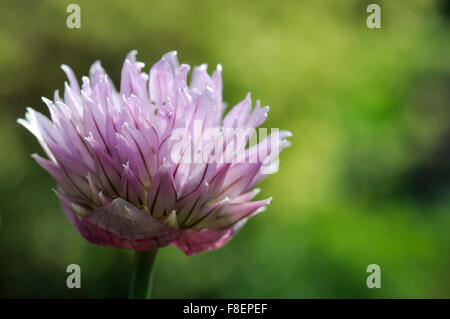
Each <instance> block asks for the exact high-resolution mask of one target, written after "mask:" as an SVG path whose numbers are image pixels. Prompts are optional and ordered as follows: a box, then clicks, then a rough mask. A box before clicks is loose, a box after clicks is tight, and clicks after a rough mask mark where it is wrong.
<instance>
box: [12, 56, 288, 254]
mask: <svg viewBox="0 0 450 319" xmlns="http://www.w3.org/2000/svg"><path fill="white" fill-rule="evenodd" d="M143 67H144V64H143V63H141V62H138V61H136V52H135V51H133V52H131V53H129V54H128V56H127V58H126V60H125V63H124V65H123V69H122V74H121V83H120V90H117V89H116V88H115V87H114V85H113V83H112V81H111V80H110V78H109V77H108V75H107V74H106V72H105V71H104V69H103V68H102V66H101V65H100V63H99V62H96V63H94V64H93V65H92V67H91V69H90V72H89V73H90V74H89V77H83V78H82V83H81V87H80V84H79V83H78V81H77V79H76V77H75V75H74V73H73V71H72V70H71V69H70V68H69V67H68V66H66V65H63V66H62V69H63V70H64V72H65V73H66V75H67V77H68V83H65V88H64V96H63V97H60V95H59V93H58V91H56V92H55V95H54V98H53V101H51V100H49V99H46V98H43V101H44V102H45V104H46V105H47V106H48V109H49V111H50V116H51V119H49V118H47V117H46V116H44V115H42V114H41V113H39V112H36V111H35V110H33V109H31V108H28V111H27V114H26V119H19V120H18V121H19V123H20V124H22V125H23V126H25V127H26V128H27V129H28V130H29V131H31V132H32V133H33V134H34V135H35V136H36V138H37V139H38V141H39V142H40V144H41V146H42V148H43V149H44V151H45V153H46V155H47V157H48V159H45V158H43V157H41V156H39V155H36V154H34V155H33V157H34V158H35V159H36V161H37V162H38V163H39V164H40V165H41V166H42V167H43V168H44V169H46V170H47V171H48V172H49V173H50V174H51V176H52V177H53V178H54V179H55V180H56V182H57V185H58V187H57V189H56V190H55V192H56V194H57V196H58V198H59V200H60V202H61V205H62V207H63V209H64V211H65V213H66V214H67V216H68V218H69V220H70V221H71V222H72V224H73V225H74V226H75V227H76V229H77V230H78V231H79V232H80V233H81V235H82V236H83V237H84V238H85V239H86V240H88V241H89V242H91V243H94V244H99V245H111V246H116V247H121V248H128V249H134V250H147V249H153V248H157V247H163V246H166V245H169V244H173V245H174V246H176V247H178V248H180V249H182V250H183V251H184V252H185V253H186V254H188V255H191V254H194V253H197V252H200V251H203V250H212V249H216V248H218V247H220V246H222V245H224V244H225V243H226V242H227V241H229V240H230V239H231V238H232V237H233V235H234V234H236V232H237V231H238V230H239V229H240V228H241V227H242V226H243V225H244V224H245V222H246V221H247V220H248V218H249V217H251V216H253V215H255V214H256V213H258V212H260V211H262V210H263V209H264V207H265V206H266V205H267V204H268V203H269V202H270V199H264V200H258V201H252V200H253V198H254V197H255V196H256V194H257V193H258V190H257V189H253V188H254V186H255V185H256V184H257V183H258V182H259V181H260V180H261V179H262V178H263V177H264V176H265V175H266V174H267V173H265V171H267V170H268V169H269V170H270V167H269V166H271V165H273V159H274V158H277V156H278V153H279V151H280V150H281V149H282V148H283V147H285V146H287V145H288V141H287V140H286V138H287V137H289V136H290V133H289V132H287V131H280V132H277V135H276V138H275V139H276V143H275V144H276V147H274V146H273V143H267V141H268V140H269V139H270V138H271V139H272V140H273V136H272V137H270V135H269V136H268V137H267V138H266V139H264V141H260V143H259V144H256V145H254V146H248V145H246V143H240V144H239V145H234V144H233V145H232V143H230V139H224V138H223V136H220V134H219V135H214V136H215V137H214V140H213V142H214V143H213V144H214V146H215V147H214V149H213V150H211V148H209V149H208V151H207V152H208V154H213V152H214V151H215V152H216V154H217V149H220V150H222V151H224V150H226V149H232V150H233V154H238V155H240V158H244V159H245V158H250V157H252V158H253V159H256V160H252V161H239V162H232V161H231V162H230V161H187V160H185V159H184V160H183V157H184V154H185V153H188V152H185V150H186V149H187V147H188V146H189V149H190V150H193V151H192V152H194V153H196V152H198V153H201V152H203V153H205V147H204V144H202V143H201V142H202V141H204V140H203V137H200V138H198V137H196V135H198V134H194V131H195V128H197V130H198V127H200V131H201V132H204V131H206V130H207V129H210V128H213V127H214V128H219V129H220V130H221V131H225V129H227V128H234V129H236V130H240V129H244V130H245V129H255V128H256V127H258V126H260V125H261V124H262V123H263V122H264V121H265V119H266V117H267V112H268V107H260V105H259V103H257V104H256V106H255V107H254V108H253V107H252V102H251V99H250V96H249V95H248V96H247V97H246V98H245V99H244V100H243V101H242V102H240V103H238V104H237V105H236V106H234V107H233V108H232V109H231V110H230V111H229V112H228V113H227V114H226V115H225V116H224V103H223V101H222V77H221V67H220V65H219V66H218V67H217V69H216V70H215V71H214V72H213V74H212V75H211V76H210V75H209V74H208V73H207V70H206V66H205V65H202V66H199V67H196V68H194V69H193V72H192V74H191V81H190V85H188V84H187V76H188V72H189V70H190V67H189V66H188V65H186V64H181V65H179V63H178V60H177V56H176V52H169V53H167V54H165V55H164V56H163V57H162V59H161V60H160V61H159V62H157V63H156V64H155V65H154V66H153V67H152V68H151V69H150V72H149V74H147V73H145V72H142V68H143ZM199 121H200V122H199ZM195 123H197V124H196V125H194V124H195ZM198 123H201V125H200V126H199V125H198ZM180 129H181V130H182V132H183V133H182V135H183V140H184V141H189V143H184V144H180V143H179V140H178V139H176V138H174V137H173V133H174V132H180ZM200 136H201V134H200ZM208 138H209V139H211V136H209V137H208ZM231 140H232V139H231ZM245 141H246V142H247V141H248V139H246V140H245ZM209 142H211V141H209ZM209 144H211V143H209ZM242 144H243V145H242ZM175 145H178V146H180V145H186V149H184V146H181V147H178V148H176V147H175ZM174 149H177V154H178V156H173V154H171V153H173V150H174ZM192 152H191V151H190V152H189V153H192ZM275 170H276V168H275ZM271 171H274V169H273V168H272V169H271Z"/></svg>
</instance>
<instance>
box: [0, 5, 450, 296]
mask: <svg viewBox="0 0 450 319" xmlns="http://www.w3.org/2000/svg"><path fill="white" fill-rule="evenodd" d="M372 2H375V3H378V4H379V5H380V6H381V23H382V29H368V28H367V27H366V18H367V16H368V15H369V14H368V13H366V7H367V5H368V4H369V3H372ZM70 3H77V4H79V5H80V6H81V29H68V28H67V27H66V18H67V16H68V15H69V14H68V13H66V7H67V5H68V4H70ZM449 40H450V5H449V4H448V2H447V1H429V0H415V1H381V0H378V1H360V0H359V1H358V0H354V1H297V0H292V1H243V0H239V1H215V0H214V1H154V2H153V1H125V0H120V1H106V0H102V1H95V2H94V1H75V0H72V1H61V0H53V1H17V0H14V1H9V0H8V1H5V0H2V1H1V2H0V110H1V116H0V201H1V202H0V216H1V224H0V225H1V226H0V245H1V246H0V247H1V248H0V297H2V298H15V297H16V298H17V297H18V298H48V297H50V298H60V297H63V298H105V297H116V298H123V297H126V296H127V291H128V283H129V280H130V278H131V270H132V262H133V257H132V256H133V255H132V252H130V251H126V250H120V249H115V248H105V247H98V246H93V245H90V244H88V243H87V242H85V241H84V240H83V239H82V238H81V236H79V234H78V233H77V232H76V231H75V229H74V228H73V227H72V226H71V225H70V223H69V222H68V220H67V219H66V217H65V215H64V214H63V212H62V210H61V208H60V206H59V203H58V201H57V198H56V196H55V195H54V193H53V192H52V191H51V187H53V186H54V182H53V180H52V179H51V178H50V176H49V175H48V174H47V173H46V172H45V171H44V170H42V169H41V168H40V167H39V166H38V165H37V164H36V163H35V162H34V160H33V159H32V158H30V156H29V154H31V153H34V152H38V153H39V154H43V152H42V150H41V149H40V147H39V145H38V143H37V142H36V141H35V139H34V137H33V136H32V135H31V134H29V133H28V132H27V131H26V130H25V129H24V128H22V127H21V126H19V125H18V124H17V123H16V118H18V117H23V115H24V113H25V107H26V106H32V107H33V108H35V109H37V110H39V111H41V112H44V113H45V114H48V111H47V110H46V107H45V105H44V103H43V102H41V100H40V97H41V96H47V97H51V96H52V95H53V90H54V89H57V88H58V89H60V90H61V89H62V88H63V82H64V81H65V76H64V73H63V72H62V71H61V70H60V68H59V66H60V64H62V63H66V64H69V65H70V66H71V67H72V68H73V69H74V70H75V72H76V73H77V76H78V77H79V78H80V77H81V76H82V75H85V74H87V73H88V69H89V66H90V64H91V63H93V62H94V61H95V60H97V59H99V60H101V61H102V64H103V66H104V67H105V69H106V70H107V71H108V72H109V74H110V75H111V77H112V78H113V80H114V82H115V83H116V85H118V84H119V80H120V70H121V66H122V63H123V61H124V58H125V55H126V53H127V52H129V51H130V50H132V49H137V50H138V51H139V55H138V58H139V59H140V60H141V61H143V62H145V63H146V68H147V69H146V70H148V68H149V67H150V65H151V64H153V63H154V62H156V61H157V60H158V59H159V58H160V57H161V55H162V54H163V53H165V52H167V51H169V50H173V49H176V50H177V51H178V53H179V58H180V61H182V62H184V63H189V64H191V65H199V64H201V63H203V62H207V63H208V64H209V65H210V69H213V68H214V67H215V65H216V64H217V63H221V64H222V65H223V67H224V72H223V76H224V99H225V101H227V102H228V103H229V105H234V104H235V103H237V102H238V101H240V100H241V99H243V98H244V97H245V94H246V93H247V92H248V91H251V92H252V96H253V97H254V98H258V99H261V100H262V103H263V104H268V105H270V106H271V111H270V112H269V118H268V122H266V123H267V125H265V126H267V127H279V128H282V129H289V130H290V131H292V132H293V133H294V136H293V137H292V139H291V141H292V147H290V148H289V149H287V150H285V151H284V152H283V154H282V156H281V165H280V172H279V173H278V174H276V175H272V176H269V178H268V179H266V180H265V181H264V182H263V183H262V185H261V187H262V193H261V194H260V198H265V197H268V196H273V197H274V200H273V201H272V204H271V205H270V206H269V208H268V209H267V210H266V212H264V213H263V214H261V215H259V216H257V217H256V218H253V219H251V220H250V221H249V222H248V224H247V226H246V227H244V229H243V230H242V231H241V232H240V233H239V234H238V235H237V236H236V237H235V238H234V239H233V240H232V241H231V242H230V243H229V244H228V245H226V246H225V247H223V248H222V249H220V250H217V251H214V252H206V253H202V254H199V255H195V256H193V257H186V256H185V255H184V254H183V253H182V252H181V251H179V250H177V249H175V248H173V247H167V248H164V249H162V250H161V251H160V253H159V256H158V260H157V266H156V281H155V287H154V296H155V297H158V298H172V297H176V298H194V297H198V298H200V297H204V298H216V297H219V298H221V297H227V298H240V297H250V298H322V297H327V298H352V297H361V298H372V297H373V298H380V297H388V298H391V297H398V298H405V297H425V298H432V297H447V298H448V297H450V275H449V268H450V248H449V247H450V245H449V244H450V235H449V234H450V214H449V213H450V196H449V195H450V163H449V162H450V161H449V160H450V126H449V119H450V59H449V53H450V46H449V45H450V41H449ZM72 263H75V264H79V265H80V266H81V270H82V279H81V286H82V288H81V289H72V290H71V289H68V288H67V287H66V277H67V275H68V274H67V273H66V267H67V265H69V264H72ZM372 263H375V264H379V265H380V267H381V289H368V288H367V286H366V278H367V276H368V275H369V274H368V273H366V267H367V265H369V264H372Z"/></svg>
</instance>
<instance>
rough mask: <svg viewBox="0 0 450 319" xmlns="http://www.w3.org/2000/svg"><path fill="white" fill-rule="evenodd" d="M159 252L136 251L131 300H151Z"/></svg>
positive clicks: (155, 250)
mask: <svg viewBox="0 0 450 319" xmlns="http://www.w3.org/2000/svg"><path fill="white" fill-rule="evenodd" d="M157 252H158V249H151V250H144V251H139V250H137V251H136V253H135V257H134V272H133V277H132V279H131V285H130V293H129V298H130V299H150V297H151V294H152V286H153V277H154V268H155V267H154V266H155V259H156V254H157Z"/></svg>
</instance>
